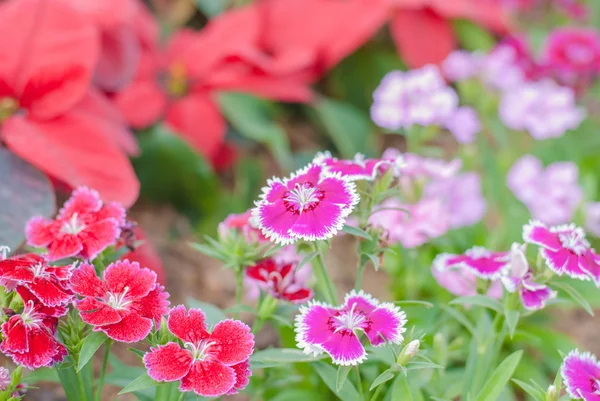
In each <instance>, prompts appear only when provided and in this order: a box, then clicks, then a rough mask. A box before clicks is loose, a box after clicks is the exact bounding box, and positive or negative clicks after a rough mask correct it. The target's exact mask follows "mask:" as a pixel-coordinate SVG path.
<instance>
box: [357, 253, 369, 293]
mask: <svg viewBox="0 0 600 401" xmlns="http://www.w3.org/2000/svg"><path fill="white" fill-rule="evenodd" d="M359 259H360V262H359V263H358V271H357V272H356V282H355V283H354V290H355V291H356V292H358V291H360V284H361V282H362V277H363V273H364V271H365V266H366V265H367V264H366V263H363V261H362V256H360V255H359Z"/></svg>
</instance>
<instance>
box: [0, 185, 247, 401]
mask: <svg viewBox="0 0 600 401" xmlns="http://www.w3.org/2000/svg"><path fill="white" fill-rule="evenodd" d="M26 231H27V240H28V243H29V244H30V245H32V246H35V247H40V248H44V249H45V253H43V254H36V253H27V254H23V255H18V256H13V257H10V258H8V259H4V260H0V285H2V286H3V287H4V289H5V297H4V298H3V299H4V306H5V308H4V309H3V313H4V315H5V318H4V319H1V320H2V321H4V323H3V324H2V326H1V331H2V336H1V338H2V341H1V343H0V351H1V352H2V353H4V354H5V355H7V356H9V357H11V358H12V359H13V361H14V362H15V363H17V364H19V365H22V366H24V367H27V368H29V369H37V368H40V367H43V366H52V365H54V364H55V363H58V362H62V361H63V360H64V358H65V357H66V356H67V355H68V354H69V352H71V351H72V350H71V348H69V349H67V347H65V345H64V344H62V343H61V337H60V335H59V334H58V331H57V328H58V325H59V318H60V317H62V316H65V315H66V314H67V312H68V310H69V308H70V307H71V306H72V307H73V308H74V309H75V310H77V311H78V312H79V316H80V317H81V320H82V321H83V322H84V323H87V324H88V325H90V326H92V328H93V330H94V331H101V332H103V333H105V334H106V335H107V336H108V337H109V338H111V339H113V340H115V341H118V342H124V343H134V342H138V341H142V340H144V339H146V338H147V337H148V335H149V334H150V333H151V331H152V330H153V328H155V329H156V330H158V329H160V324H161V320H162V318H163V316H165V315H168V329H169V332H170V333H171V337H172V338H173V339H174V341H171V342H168V343H167V344H164V345H159V346H158V348H155V349H154V348H153V349H152V350H151V352H149V353H148V354H147V355H146V357H145V358H144V362H145V364H146V366H147V368H148V369H149V373H150V375H151V376H152V377H153V378H155V379H156V380H158V381H175V380H181V386H180V390H181V391H194V392H196V393H197V394H199V395H202V396H220V395H223V394H233V393H236V392H237V391H238V390H241V389H243V388H244V387H246V385H247V384H248V381H249V377H250V375H251V371H250V364H249V358H250V355H251V354H252V352H253V350H254V336H253V335H252V334H251V333H250V328H249V327H248V326H247V325H245V324H244V323H242V322H240V321H236V320H224V321H222V322H220V323H218V324H217V325H216V326H215V327H214V330H213V331H212V333H211V334H209V333H208V332H207V327H206V324H205V323H204V320H205V319H204V314H203V312H202V311H200V310H194V309H192V310H190V311H189V315H188V314H187V313H186V311H185V308H184V307H183V306H178V307H176V308H174V309H172V310H171V311H169V305H170V302H169V300H168V298H169V294H168V293H167V292H166V291H165V289H164V287H163V286H162V285H160V283H159V282H158V281H157V274H156V273H155V272H153V271H152V270H150V269H148V268H146V267H141V266H140V264H139V263H138V262H134V261H129V260H127V259H123V260H117V261H115V262H113V263H110V264H109V265H108V266H107V267H106V268H105V269H101V266H100V268H98V267H96V266H94V265H93V264H91V263H92V261H93V260H94V259H96V257H98V256H99V255H100V254H102V258H103V259H104V260H105V259H106V258H107V257H108V255H109V254H110V252H108V253H107V252H105V251H106V250H107V249H108V248H109V247H110V246H114V247H122V246H127V245H128V243H129V242H131V241H130V239H129V238H128V236H129V235H135V230H134V229H133V228H132V224H131V223H129V222H127V221H126V216H125V209H124V208H123V207H122V206H121V205H119V204H117V203H116V202H112V203H103V202H102V201H101V200H100V197H99V194H98V193H97V192H96V191H94V190H90V189H88V188H86V187H81V188H78V189H77V190H75V191H74V192H73V194H72V196H71V198H70V199H69V200H67V202H66V203H65V204H64V206H63V208H62V209H61V210H60V212H59V213H58V216H57V217H56V218H55V219H54V220H49V219H44V218H41V217H34V218H32V219H31V220H30V222H29V223H28V225H27V230H26ZM123 233H125V235H123ZM129 255H135V251H133V252H130V253H129ZM69 258H70V259H69ZM69 260H70V261H72V260H74V262H72V263H70V264H69V263H67V262H66V261H69ZM57 261H58V262H57ZM53 262H57V263H59V264H57V265H54V264H51V263H53ZM99 271H101V274H99ZM21 304H22V305H21ZM65 324H66V325H67V326H68V325H69V322H67V323H65ZM178 341H181V343H182V344H183V346H181V345H180V343H179V342H178Z"/></svg>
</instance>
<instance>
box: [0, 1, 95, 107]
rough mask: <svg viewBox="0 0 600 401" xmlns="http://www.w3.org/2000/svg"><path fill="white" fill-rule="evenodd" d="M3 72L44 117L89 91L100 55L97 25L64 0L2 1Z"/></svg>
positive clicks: (0, 73) (0, 67)
mask: <svg viewBox="0 0 600 401" xmlns="http://www.w3.org/2000/svg"><path fill="white" fill-rule="evenodd" d="M0 37H1V38H4V40H3V43H2V46H1V48H0V76H2V77H4V78H5V79H6V80H7V82H9V83H10V84H11V86H12V87H13V89H14V90H15V92H16V93H17V95H18V96H19V97H21V98H22V99H21V102H20V103H21V104H22V105H24V106H26V107H28V108H29V112H30V114H32V115H34V116H36V117H38V118H51V117H55V116H57V115H59V114H61V113H63V112H65V111H67V110H68V109H70V108H71V107H73V106H74V105H75V104H76V103H77V102H78V101H79V100H80V99H81V97H82V96H83V95H84V93H85V92H86V91H87V89H88V87H89V83H90V77H91V73H92V68H93V67H94V65H95V64H96V61H97V57H98V41H97V39H98V38H97V35H96V30H95V29H94V28H93V26H91V25H90V24H89V21H88V20H87V19H86V18H84V17H83V16H82V15H81V14H80V13H78V12H76V11H75V10H74V9H72V8H71V7H69V6H68V5H66V3H65V2H63V1H47V0H19V1H11V2H6V3H3V4H2V7H0Z"/></svg>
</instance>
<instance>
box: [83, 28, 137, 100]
mask: <svg viewBox="0 0 600 401" xmlns="http://www.w3.org/2000/svg"><path fill="white" fill-rule="evenodd" d="M101 43H102V50H101V54H100V60H98V65H96V71H95V74H94V81H95V83H96V84H97V85H98V86H100V87H101V88H102V89H104V90H106V91H109V92H116V91H118V90H119V89H120V88H122V87H123V86H124V85H126V84H128V83H129V82H130V81H131V79H132V78H133V76H134V74H135V72H136V68H137V65H138V62H139V59H140V45H139V43H138V39H137V37H136V32H135V31H134V30H133V28H132V27H131V26H127V25H123V26H118V27H115V28H113V29H112V30H106V31H103V32H102V34H101Z"/></svg>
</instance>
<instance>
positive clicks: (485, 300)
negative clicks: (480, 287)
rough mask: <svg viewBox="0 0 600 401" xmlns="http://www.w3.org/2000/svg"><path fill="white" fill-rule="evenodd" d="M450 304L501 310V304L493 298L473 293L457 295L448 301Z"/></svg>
mask: <svg viewBox="0 0 600 401" xmlns="http://www.w3.org/2000/svg"><path fill="white" fill-rule="evenodd" d="M449 304H450V305H477V306H482V307H484V308H488V309H492V310H494V311H496V312H502V304H501V303H500V302H498V301H497V300H495V299H492V298H490V297H487V296H485V295H473V296H466V297H458V298H455V299H453V300H452V301H450V302H449Z"/></svg>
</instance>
